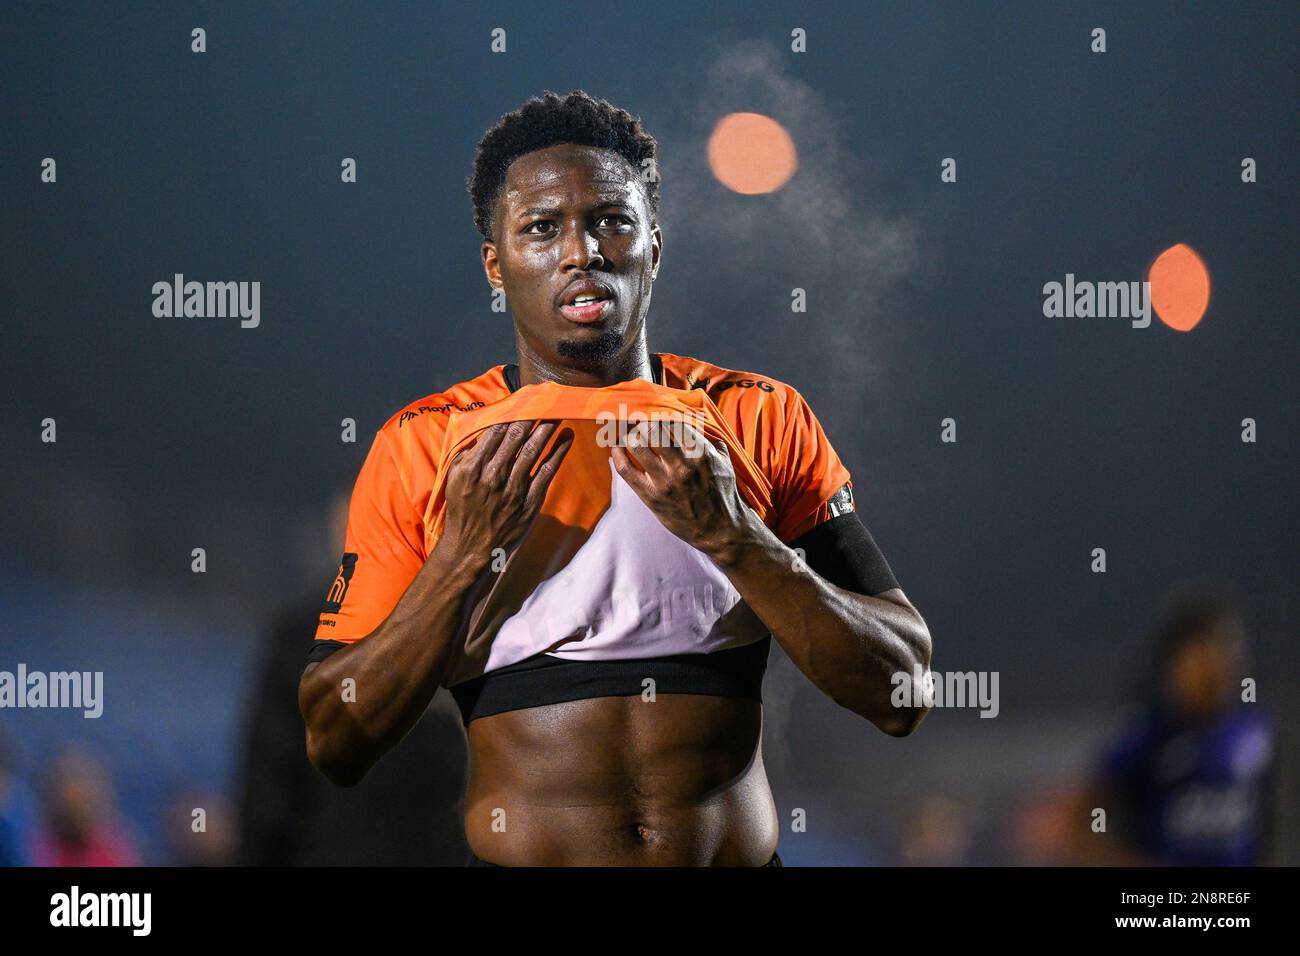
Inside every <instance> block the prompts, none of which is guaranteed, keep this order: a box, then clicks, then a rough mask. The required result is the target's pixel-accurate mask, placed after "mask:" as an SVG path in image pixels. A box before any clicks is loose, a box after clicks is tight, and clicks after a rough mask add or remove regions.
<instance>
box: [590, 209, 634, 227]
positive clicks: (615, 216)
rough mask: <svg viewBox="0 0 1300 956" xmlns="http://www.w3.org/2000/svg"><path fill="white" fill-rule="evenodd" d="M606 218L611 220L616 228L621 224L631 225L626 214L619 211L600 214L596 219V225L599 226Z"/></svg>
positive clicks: (621, 225)
mask: <svg viewBox="0 0 1300 956" xmlns="http://www.w3.org/2000/svg"><path fill="white" fill-rule="evenodd" d="M608 220H613V223H614V226H615V227H618V228H621V227H623V226H628V227H631V225H632V220H631V219H629V218H628V217H627V216H624V215H623V214H621V213H616V212H610V213H606V214H605V215H603V216H601V217H600V218H599V219H597V220H596V225H597V226H601V225H602V224H603V223H605V222H606V221H608Z"/></svg>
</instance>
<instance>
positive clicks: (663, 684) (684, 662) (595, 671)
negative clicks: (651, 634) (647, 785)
mask: <svg viewBox="0 0 1300 956" xmlns="http://www.w3.org/2000/svg"><path fill="white" fill-rule="evenodd" d="M771 644H772V638H771V637H770V636H768V637H764V638H762V639H761V640H757V641H755V642H754V643H752V644H746V645H745V646H744V647H734V648H729V649H727V650H725V651H714V652H713V653H712V654H675V655H673V656H671V657H654V658H646V659H642V660H631V661H628V660H623V661H566V660H561V659H560V658H558V657H549V656H547V655H546V654H537V655H534V656H533V657H530V658H528V659H527V660H523V661H519V662H518V663H516V664H511V665H510V666H508V667H502V668H499V669H497V670H494V671H489V672H488V673H486V674H483V675H482V676H480V677H476V678H474V679H473V680H468V681H464V682H463V683H460V684H457V685H456V686H454V687H452V688H451V694H452V696H453V697H454V698H455V699H456V704H457V706H458V707H460V715H461V720H462V721H464V723H465V724H466V725H468V724H469V722H470V721H471V720H475V719H477V718H479V717H489V716H491V715H492V714H500V713H504V712H506V711H508V710H523V709H524V708H527V707H544V706H545V705H547V704H558V703H561V702H562V701H568V700H588V699H590V698H593V697H636V696H638V695H640V694H641V693H642V692H643V691H644V690H645V685H644V684H643V683H642V682H643V681H645V679H646V678H650V679H652V680H653V681H654V690H655V693H656V694H705V695H708V696H711V697H741V698H748V699H750V700H757V701H761V700H762V699H763V673H764V671H765V670H766V669H767V653H768V649H769V648H770V647H771Z"/></svg>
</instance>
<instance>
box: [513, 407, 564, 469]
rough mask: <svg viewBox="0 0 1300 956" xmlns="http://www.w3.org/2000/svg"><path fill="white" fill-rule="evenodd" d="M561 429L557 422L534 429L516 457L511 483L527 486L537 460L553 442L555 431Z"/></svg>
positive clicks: (550, 422)
mask: <svg viewBox="0 0 1300 956" xmlns="http://www.w3.org/2000/svg"><path fill="white" fill-rule="evenodd" d="M559 427H560V423H559V421H557V420H554V419H552V420H550V421H545V422H542V423H540V424H539V425H538V426H537V427H536V428H534V429H533V432H532V434H531V435H529V436H528V440H527V441H525V442H524V444H523V447H521V448H520V449H519V453H518V454H517V455H515V463H514V465H513V467H512V468H511V470H510V481H511V482H512V483H518V484H520V485H523V484H526V483H527V481H528V476H529V475H531V474H532V473H533V466H534V465H536V464H537V459H539V458H540V457H541V456H542V452H543V451H544V450H545V449H546V443H547V442H549V441H550V440H551V435H553V434H554V433H555V429H557V428H559Z"/></svg>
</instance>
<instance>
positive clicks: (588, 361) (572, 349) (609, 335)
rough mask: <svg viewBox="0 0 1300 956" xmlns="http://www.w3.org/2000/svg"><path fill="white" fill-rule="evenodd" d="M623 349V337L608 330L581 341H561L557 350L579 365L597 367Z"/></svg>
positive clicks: (557, 345) (556, 347)
mask: <svg viewBox="0 0 1300 956" xmlns="http://www.w3.org/2000/svg"><path fill="white" fill-rule="evenodd" d="M622 347H623V336H622V335H620V334H619V333H617V332H614V331H612V330H609V329H606V330H605V331H602V332H601V333H600V334H599V335H587V336H583V337H582V338H580V339H560V341H559V342H557V343H556V345H555V350H556V351H557V352H559V353H560V355H562V356H564V357H565V358H566V359H569V360H570V361H571V362H574V363H575V364H577V365H595V364H598V363H600V362H602V361H604V360H605V359H608V358H610V357H611V356H613V355H617V354H618V350H619V349H620V348H622Z"/></svg>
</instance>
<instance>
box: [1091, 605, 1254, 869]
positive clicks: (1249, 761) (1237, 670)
mask: <svg viewBox="0 0 1300 956" xmlns="http://www.w3.org/2000/svg"><path fill="white" fill-rule="evenodd" d="M1244 657H1245V637H1244V627H1243V625H1242V621H1241V617H1240V615H1239V614H1238V612H1237V610H1236V608H1235V607H1234V605H1233V604H1232V603H1230V602H1228V601H1226V600H1224V599H1222V598H1217V597H1210V598H1198V599H1194V600H1189V601H1185V602H1183V603H1181V604H1179V605H1178V606H1177V607H1176V608H1175V609H1174V611H1173V613H1172V614H1171V615H1170V616H1169V618H1168V619H1167V620H1166V622H1165V623H1164V625H1163V627H1162V628H1161V631H1160V633H1159V635H1158V642H1157V667H1156V674H1155V679H1154V680H1153V682H1152V684H1153V689H1155V690H1156V699H1155V700H1154V701H1153V702H1152V703H1150V704H1148V705H1147V706H1146V707H1145V708H1143V709H1142V710H1141V712H1140V713H1139V714H1137V715H1136V716H1135V717H1134V718H1131V719H1130V720H1129V721H1128V723H1127V724H1126V725H1125V726H1123V727H1122V729H1121V730H1120V732H1119V734H1118V735H1117V736H1116V738H1115V739H1114V740H1112V741H1111V743H1110V746H1109V747H1108V748H1107V750H1106V752H1105V754H1104V756H1103V758H1102V761H1101V770H1100V777H1101V781H1100V783H1101V789H1102V791H1103V793H1104V794H1105V796H1104V797H1103V798H1102V799H1103V802H1102V803H1101V806H1104V807H1108V808H1111V813H1110V816H1111V820H1112V826H1111V827H1110V829H1111V830H1112V831H1113V832H1114V833H1115V834H1116V835H1117V836H1118V837H1119V840H1120V842H1121V843H1122V844H1123V848H1122V857H1121V858H1122V859H1124V860H1126V861H1127V862H1134V863H1147V864H1154V865H1165V866H1253V865H1258V864H1262V863H1267V862H1269V859H1268V856H1269V854H1270V852H1271V850H1272V846H1271V844H1272V842H1273V841H1272V831H1273V827H1272V824H1273V815H1274V812H1275V785H1276V778H1277V772H1276V757H1275V755H1276V752H1277V747H1276V739H1275V738H1276V731H1275V728H1274V723H1273V721H1272V719H1271V718H1270V717H1269V716H1268V715H1267V714H1266V713H1264V712H1263V711H1262V710H1261V709H1260V705H1259V704H1258V703H1252V702H1247V701H1244V700H1243V696H1245V694H1244V688H1243V680H1244V679H1245V678H1246V677H1248V676H1251V675H1249V674H1246V673H1244V672H1243V661H1244Z"/></svg>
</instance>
